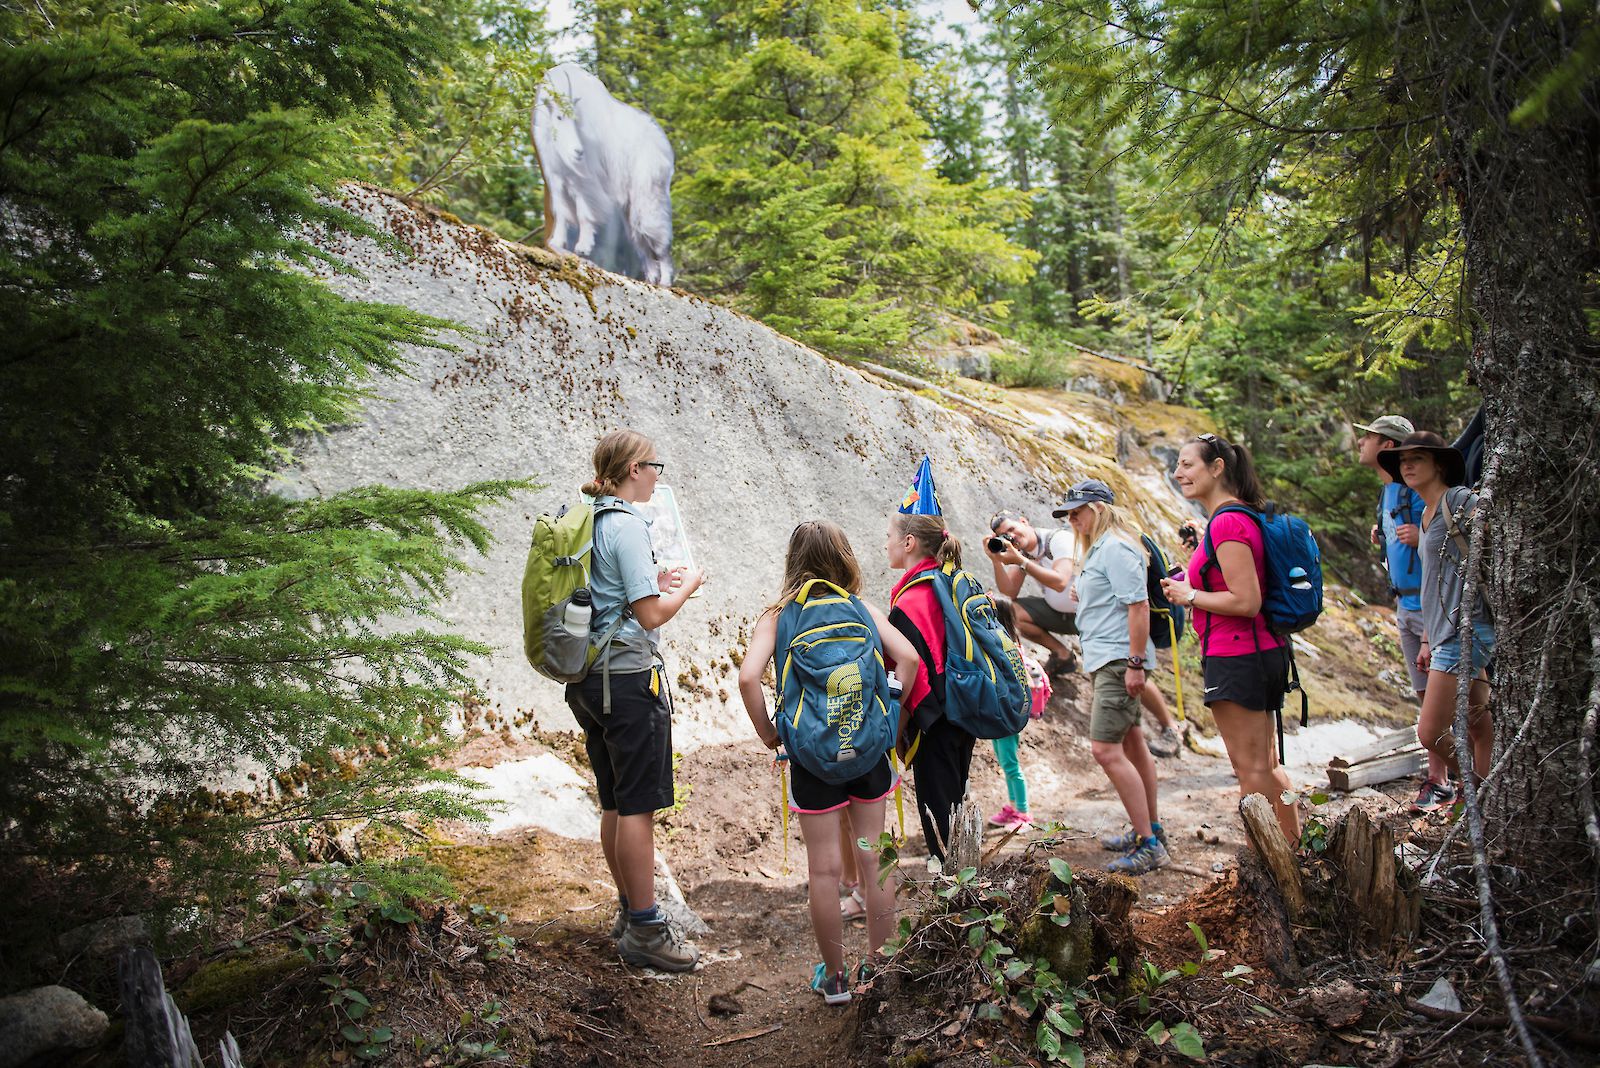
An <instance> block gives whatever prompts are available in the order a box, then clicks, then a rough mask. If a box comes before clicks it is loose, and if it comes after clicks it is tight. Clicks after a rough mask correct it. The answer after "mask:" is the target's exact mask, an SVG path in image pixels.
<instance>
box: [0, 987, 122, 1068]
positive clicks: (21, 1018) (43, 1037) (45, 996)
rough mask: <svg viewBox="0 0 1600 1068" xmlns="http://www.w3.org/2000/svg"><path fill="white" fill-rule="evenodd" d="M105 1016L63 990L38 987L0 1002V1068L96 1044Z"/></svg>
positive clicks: (10, 1067) (63, 988)
mask: <svg viewBox="0 0 1600 1068" xmlns="http://www.w3.org/2000/svg"><path fill="white" fill-rule="evenodd" d="M107 1022H108V1021H107V1020H106V1014H105V1013H103V1012H101V1011H100V1010H99V1009H97V1008H95V1007H94V1006H93V1005H91V1004H89V1003H88V1002H87V1001H85V1000H83V998H82V997H81V996H79V995H78V993H77V992H76V991H73V990H68V989H67V988H66V987H64V986H41V987H36V988H34V989H33V990H25V991H23V992H22V993H20V994H13V995H11V996H10V997H6V998H0V1068H16V1066H18V1065H23V1064H27V1063H28V1062H29V1061H32V1060H34V1059H35V1058H41V1059H42V1058H43V1057H44V1056H45V1055H46V1054H49V1053H59V1054H61V1056H62V1059H63V1060H64V1059H65V1057H66V1054H65V1051H67V1050H75V1049H86V1048H87V1047H89V1046H92V1045H94V1044H95V1043H96V1042H99V1041H100V1036H101V1035H103V1034H105V1030H106V1026H107Z"/></svg>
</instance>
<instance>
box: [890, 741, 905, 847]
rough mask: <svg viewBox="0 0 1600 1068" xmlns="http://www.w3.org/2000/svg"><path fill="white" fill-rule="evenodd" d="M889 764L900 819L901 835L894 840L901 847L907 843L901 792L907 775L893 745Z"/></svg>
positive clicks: (895, 807) (896, 808)
mask: <svg viewBox="0 0 1600 1068" xmlns="http://www.w3.org/2000/svg"><path fill="white" fill-rule="evenodd" d="M889 766H890V767H891V768H893V769H894V812H895V815H896V816H897V817H898V818H899V820H900V836H899V837H898V838H896V839H895V840H894V845H895V848H896V849H899V848H900V847H901V846H903V845H905V844H906V803H905V798H904V797H903V796H901V792H900V787H901V786H902V785H903V784H904V782H905V778H906V777H905V775H904V774H902V773H901V770H900V757H899V755H898V754H897V753H895V751H894V746H892V745H891V746H890V747H889Z"/></svg>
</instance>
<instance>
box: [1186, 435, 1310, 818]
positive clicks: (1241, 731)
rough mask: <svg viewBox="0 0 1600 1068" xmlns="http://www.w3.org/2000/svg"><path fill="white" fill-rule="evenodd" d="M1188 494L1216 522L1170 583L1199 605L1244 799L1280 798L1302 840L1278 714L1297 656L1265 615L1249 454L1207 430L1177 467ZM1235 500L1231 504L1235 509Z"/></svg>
mask: <svg viewBox="0 0 1600 1068" xmlns="http://www.w3.org/2000/svg"><path fill="white" fill-rule="evenodd" d="M1173 478H1174V479H1175V480H1176V481H1177V483H1178V488H1179V490H1181V491H1182V493H1183V495H1184V497H1185V498H1187V499H1189V500H1191V501H1195V502H1197V503H1198V504H1199V505H1200V507H1201V508H1203V509H1205V512H1206V515H1208V516H1210V517H1211V518H1210V521H1209V522H1208V523H1207V524H1206V532H1205V536H1204V537H1202V538H1201V539H1200V547H1199V548H1198V549H1196V550H1195V552H1194V555H1193V556H1192V557H1190V559H1189V569H1188V572H1187V573H1186V574H1185V575H1184V577H1183V578H1181V579H1177V578H1170V579H1166V580H1164V581H1163V582H1162V584H1161V586H1162V589H1163V591H1164V592H1165V593H1166V595H1167V597H1168V598H1169V599H1171V600H1172V601H1174V602H1176V603H1178V604H1183V605H1188V606H1189V608H1190V609H1191V610H1192V611H1193V617H1194V632H1195V634H1196V635H1197V636H1198V637H1199V639H1200V657H1201V662H1202V664H1204V669H1205V687H1206V691H1205V702H1206V707H1207V708H1209V709H1211V716H1212V718H1213V719H1214V720H1216V723H1217V730H1218V731H1219V732H1221V734H1222V742H1223V744H1224V745H1225V746H1227V749H1228V760H1229V761H1231V762H1232V764H1233V772H1234V774H1235V775H1237V776H1238V778H1239V793H1240V795H1241V796H1248V795H1250V794H1261V795H1262V796H1264V797H1265V798H1266V799H1267V800H1268V801H1269V802H1271V804H1272V807H1273V811H1274V812H1275V813H1276V814H1277V817H1278V825H1279V826H1280V827H1282V828H1283V833H1284V834H1285V835H1287V836H1288V838H1289V841H1290V842H1298V841H1299V840H1300V817H1299V813H1298V812H1297V811H1296V809H1295V807H1294V806H1293V805H1286V804H1284V803H1283V801H1282V799H1281V798H1282V794H1283V792H1284V791H1285V790H1288V789H1289V777H1288V775H1286V774H1284V771H1283V768H1282V767H1281V766H1280V765H1279V763H1278V750H1277V747H1276V745H1275V744H1274V742H1275V740H1276V737H1277V734H1276V731H1275V730H1274V726H1275V720H1274V716H1275V715H1277V714H1279V713H1281V712H1282V710H1283V695H1284V693H1285V691H1286V690H1287V688H1288V676H1289V658H1288V653H1287V651H1286V649H1285V648H1284V641H1283V639H1281V638H1279V637H1277V636H1276V635H1274V634H1273V633H1272V632H1271V631H1270V630H1268V629H1267V623H1266V619H1265V617H1263V615H1262V613H1261V590H1262V587H1263V586H1264V585H1265V583H1266V545H1265V543H1264V542H1263V541H1262V537H1261V528H1260V526H1258V525H1257V523H1256V521H1255V519H1254V518H1252V516H1251V515H1250V514H1248V513H1247V512H1245V511H1242V510H1236V509H1237V508H1238V506H1240V505H1243V506H1244V507H1245V508H1248V509H1251V510H1252V511H1260V509H1261V507H1262V504H1263V502H1262V500H1261V485H1260V483H1259V482H1258V481H1257V479H1256V473H1255V464H1254V463H1253V462H1252V461H1251V459H1250V451H1249V450H1248V449H1246V448H1245V447H1244V446H1243V445H1233V444H1230V443H1229V442H1227V441H1224V440H1223V439H1222V438H1219V437H1217V436H1216V435H1215V434H1201V435H1200V436H1199V437H1198V438H1195V439H1194V440H1192V441H1190V442H1188V443H1187V444H1185V445H1184V447H1183V449H1182V450H1181V451H1180V452H1179V453H1178V465H1177V468H1176V469H1175V470H1174V472H1173ZM1230 505H1232V506H1234V507H1233V508H1230V507H1229V506H1230Z"/></svg>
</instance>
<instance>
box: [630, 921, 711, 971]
mask: <svg viewBox="0 0 1600 1068" xmlns="http://www.w3.org/2000/svg"><path fill="white" fill-rule="evenodd" d="M617 952H618V953H619V954H621V956H622V959H623V960H624V961H626V962H627V963H629V964H632V965H633V966H634V967H636V968H654V969H656V970H657V971H663V972H688V971H693V970H694V966H695V965H696V964H698V963H699V962H700V953H699V951H698V950H696V949H695V948H694V946H692V945H690V944H689V943H688V942H685V941H684V940H683V936H682V935H680V934H678V932H676V931H674V930H673V929H672V926H671V925H670V924H667V923H630V924H628V929H627V930H626V931H624V932H622V937H621V938H620V939H618V940H617Z"/></svg>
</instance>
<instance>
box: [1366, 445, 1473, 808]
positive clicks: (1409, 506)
mask: <svg viewBox="0 0 1600 1068" xmlns="http://www.w3.org/2000/svg"><path fill="white" fill-rule="evenodd" d="M1351 425H1352V426H1354V427H1355V429H1356V431H1357V432H1358V433H1359V434H1360V435H1361V436H1360V437H1359V438H1357V439H1356V458H1357V460H1358V461H1359V462H1360V463H1361V466H1363V467H1370V468H1372V470H1374V471H1376V472H1377V473H1378V477H1379V478H1380V479H1382V480H1383V490H1382V492H1381V493H1380V494H1379V496H1378V521H1377V522H1376V523H1374V524H1373V525H1372V544H1374V545H1379V546H1382V547H1383V556H1384V566H1385V568H1386V569H1387V570H1388V572H1389V595H1390V596H1391V597H1393V598H1394V618H1395V622H1396V623H1397V624H1398V626H1399V628H1400V650H1401V655H1402V659H1404V660H1405V664H1406V671H1407V672H1408V673H1409V674H1410V675H1411V688H1412V689H1413V690H1415V691H1416V693H1417V702H1418V704H1419V705H1420V704H1421V702H1422V694H1423V692H1424V691H1425V690H1426V689H1427V686H1428V675H1427V672H1425V671H1419V670H1417V653H1418V651H1419V650H1420V649H1421V647H1422V643H1423V641H1425V640H1426V639H1425V631H1424V629H1423V624H1422V597H1421V594H1422V558H1421V557H1420V556H1419V555H1418V554H1417V541H1418V538H1419V535H1420V530H1421V528H1420V527H1419V526H1418V520H1419V519H1420V518H1421V517H1422V507H1423V503H1422V498H1421V497H1419V496H1417V494H1416V491H1415V490H1413V489H1411V488H1410V487H1408V486H1406V485H1405V483H1403V482H1397V481H1395V480H1394V479H1393V478H1392V477H1390V475H1389V472H1388V471H1387V470H1386V469H1385V468H1384V466H1383V465H1382V464H1381V463H1379V462H1378V456H1379V454H1380V453H1382V452H1384V451H1386V450H1388V449H1393V448H1395V447H1396V446H1397V445H1399V444H1400V442H1401V441H1402V440H1403V439H1405V438H1407V437H1409V436H1410V435H1411V434H1412V433H1413V432H1414V428H1413V427H1412V425H1411V420H1409V419H1407V418H1405V417H1404V416H1400V415H1380V416H1379V417H1378V418H1376V419H1374V420H1373V421H1372V422H1371V423H1353V424H1351ZM1446 779H1447V772H1446V769H1445V764H1444V761H1442V760H1440V759H1439V758H1438V757H1435V756H1433V755H1432V754H1430V755H1429V757H1428V777H1427V779H1425V780H1424V781H1423V783H1422V788H1421V789H1420V790H1419V791H1418V793H1417V799H1416V800H1415V801H1413V802H1412V803H1411V810H1412V811H1413V812H1417V813H1422V812H1429V811H1432V810H1433V809H1436V808H1438V807H1439V806H1440V805H1448V804H1450V802H1451V800H1452V798H1454V796H1455V794H1454V792H1453V791H1452V790H1451V789H1450V787H1449V784H1448V782H1447V781H1446Z"/></svg>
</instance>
